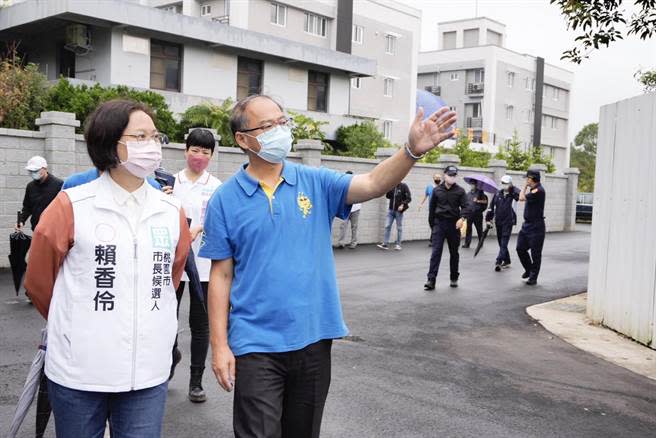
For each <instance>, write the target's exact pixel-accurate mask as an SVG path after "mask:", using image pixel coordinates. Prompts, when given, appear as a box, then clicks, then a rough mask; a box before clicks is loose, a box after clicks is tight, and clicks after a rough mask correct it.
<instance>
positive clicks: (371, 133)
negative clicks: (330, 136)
mask: <svg viewBox="0 0 656 438" xmlns="http://www.w3.org/2000/svg"><path fill="white" fill-rule="evenodd" d="M336 139H337V141H338V142H339V143H341V144H343V145H344V146H345V147H346V150H345V151H336V153H337V154H338V155H344V156H347V157H360V158H375V156H376V149H378V148H389V147H393V146H394V145H393V144H392V143H390V142H389V140H387V139H386V138H385V137H384V136H383V133H382V132H380V131H379V130H378V128H377V127H376V125H375V124H374V122H372V121H370V120H367V121H365V122H362V123H356V124H355V125H350V126H340V127H339V129H338V130H337V135H336Z"/></svg>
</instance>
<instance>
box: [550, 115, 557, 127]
mask: <svg viewBox="0 0 656 438" xmlns="http://www.w3.org/2000/svg"><path fill="white" fill-rule="evenodd" d="M551 129H558V117H552V118H551Z"/></svg>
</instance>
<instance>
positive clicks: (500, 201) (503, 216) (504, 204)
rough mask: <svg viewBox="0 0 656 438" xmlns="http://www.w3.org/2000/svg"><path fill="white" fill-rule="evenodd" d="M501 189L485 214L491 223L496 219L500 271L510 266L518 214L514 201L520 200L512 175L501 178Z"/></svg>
mask: <svg viewBox="0 0 656 438" xmlns="http://www.w3.org/2000/svg"><path fill="white" fill-rule="evenodd" d="M501 187H502V188H501V189H500V190H499V191H498V192H497V193H495V194H494V198H492V203H491V204H490V210H489V211H488V212H487V214H486V216H485V221H486V222H487V223H488V225H490V222H492V220H494V225H495V227H496V229H497V241H498V242H499V254H498V255H497V260H496V263H495V266H494V270H495V271H497V272H499V271H501V269H502V268H503V269H506V268H509V267H510V252H509V251H508V241H509V240H510V235H511V234H512V229H513V226H515V224H516V223H517V214H516V213H515V209H514V208H513V203H514V202H516V201H519V189H518V188H517V187H515V186H513V183H512V177H511V176H510V175H504V176H503V177H502V178H501Z"/></svg>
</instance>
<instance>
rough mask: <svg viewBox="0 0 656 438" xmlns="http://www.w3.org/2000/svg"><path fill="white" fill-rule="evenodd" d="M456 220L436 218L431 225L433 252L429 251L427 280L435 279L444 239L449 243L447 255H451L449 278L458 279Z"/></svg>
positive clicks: (458, 241) (458, 240)
mask: <svg viewBox="0 0 656 438" xmlns="http://www.w3.org/2000/svg"><path fill="white" fill-rule="evenodd" d="M456 222H457V220H456V219H437V220H436V221H435V224H434V225H433V239H432V242H433V252H432V253H431V259H430V268H429V269H428V279H429V280H435V278H437V272H438V271H439V269H440V262H441V261H442V249H443V247H444V240H445V239H446V241H447V244H448V245H449V255H450V256H451V257H450V261H449V267H450V268H451V280H457V279H458V276H459V273H458V264H459V262H460V255H459V254H458V247H459V246H460V231H459V230H458V229H457V228H456Z"/></svg>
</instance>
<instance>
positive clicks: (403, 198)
mask: <svg viewBox="0 0 656 438" xmlns="http://www.w3.org/2000/svg"><path fill="white" fill-rule="evenodd" d="M385 197H386V198H387V199H389V206H388V207H387V208H388V210H387V221H386V223H385V238H384V239H383V243H380V244H378V248H380V249H384V250H387V249H389V240H390V234H391V232H392V223H393V222H394V221H396V245H394V249H395V250H397V251H401V249H402V248H401V241H402V239H403V213H404V212H405V211H406V210H407V209H408V208H410V201H411V200H412V197H411V195H410V188H409V187H408V185H407V184H406V183H404V182H400V183H399V184H398V185H397V186H396V187H394V188H393V189H392V190H390V191H389V192H387V194H386V195H385Z"/></svg>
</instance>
